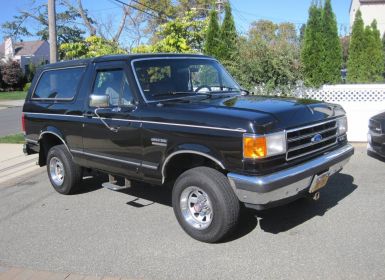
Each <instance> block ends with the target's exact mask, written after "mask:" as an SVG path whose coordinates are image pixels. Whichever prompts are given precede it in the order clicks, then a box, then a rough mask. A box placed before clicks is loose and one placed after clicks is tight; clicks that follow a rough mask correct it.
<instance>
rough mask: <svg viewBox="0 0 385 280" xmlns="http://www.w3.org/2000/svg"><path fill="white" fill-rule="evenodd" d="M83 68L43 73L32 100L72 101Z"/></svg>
mask: <svg viewBox="0 0 385 280" xmlns="http://www.w3.org/2000/svg"><path fill="white" fill-rule="evenodd" d="M84 70H85V67H76V68H66V69H52V70H46V71H43V73H42V74H41V76H40V79H39V81H38V83H37V86H36V88H35V90H34V92H33V94H32V99H53V100H72V99H73V98H74V97H75V95H76V92H77V89H78V85H79V82H80V80H81V77H82V75H83V73H84Z"/></svg>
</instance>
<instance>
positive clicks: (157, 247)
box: [0, 145, 385, 280]
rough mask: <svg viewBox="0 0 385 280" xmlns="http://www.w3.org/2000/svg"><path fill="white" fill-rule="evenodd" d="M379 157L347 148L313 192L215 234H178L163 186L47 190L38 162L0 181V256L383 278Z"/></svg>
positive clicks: (147, 270) (106, 269) (211, 272)
mask: <svg viewBox="0 0 385 280" xmlns="http://www.w3.org/2000/svg"><path fill="white" fill-rule="evenodd" d="M384 168H385V163H384V162H380V161H378V160H375V159H372V158H369V157H367V156H366V152H365V148H364V146H362V145H361V146H360V147H359V148H358V149H357V150H356V154H355V155H354V157H353V159H352V160H351V162H350V163H349V164H348V166H346V168H345V169H344V170H343V172H342V173H340V174H338V175H335V177H334V178H332V179H331V180H330V181H329V183H328V185H327V187H325V188H324V189H323V190H322V191H321V199H320V200H319V201H318V202H313V201H310V200H300V201H297V202H295V203H292V204H290V205H288V206H284V207H280V208H276V209H273V210H269V211H266V212H259V213H257V212H253V211H251V212H246V213H244V214H243V218H242V221H241V224H240V226H239V230H238V232H237V234H236V235H235V236H234V237H233V238H232V239H229V240H227V241H226V242H224V243H221V244H215V245H210V244H204V243H200V242H197V241H195V240H193V239H191V238H190V237H189V236H187V235H186V234H185V233H184V232H183V231H182V229H181V228H180V227H179V225H178V224H177V221H176V219H175V218H174V214H173V211H172V208H171V207H170V192H169V191H167V190H165V189H162V188H157V187H151V186H146V185H143V184H137V185H135V186H134V187H133V188H132V189H130V190H127V191H124V192H113V191H109V190H105V189H101V188H99V186H100V183H101V181H100V179H88V180H86V181H85V183H84V187H85V191H84V193H82V194H78V195H73V196H63V195H59V194H57V193H56V192H54V191H53V190H52V189H51V187H50V185H49V182H48V179H47V177H46V174H45V173H43V172H44V169H42V170H41V172H40V173H39V174H36V175H34V176H30V177H29V178H28V179H27V180H26V181H24V183H21V184H18V185H12V184H11V183H7V184H3V185H0V265H1V264H2V265H13V266H22V267H30V268H36V269H43V270H51V271H56V272H78V273H82V274H91V275H92V274H107V275H117V276H125V277H129V278H136V279H137V278H140V279H194V280H195V279H384V278H385V203H384V201H385V172H384Z"/></svg>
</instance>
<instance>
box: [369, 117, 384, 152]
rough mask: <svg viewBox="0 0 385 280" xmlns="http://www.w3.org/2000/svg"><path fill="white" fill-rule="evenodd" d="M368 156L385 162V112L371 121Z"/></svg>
mask: <svg viewBox="0 0 385 280" xmlns="http://www.w3.org/2000/svg"><path fill="white" fill-rule="evenodd" d="M367 152H368V155H369V156H372V157H375V158H381V159H382V160H385V112H383V113H380V114H378V115H375V116H373V117H371V118H370V120H369V132H368V149H367Z"/></svg>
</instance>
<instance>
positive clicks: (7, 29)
mask: <svg viewBox="0 0 385 280" xmlns="http://www.w3.org/2000/svg"><path fill="white" fill-rule="evenodd" d="M79 18H80V15H79V14H78V13H77V12H76V10H74V9H73V8H68V9H64V10H63V11H61V12H58V13H57V15H56V21H57V22H56V28H57V37H58V43H59V44H61V43H68V42H77V41H80V40H82V39H83V35H84V33H85V31H84V30H82V29H81V28H80V27H79V26H78V23H77V21H78V19H79ZM34 27H36V28H34ZM1 30H2V33H3V35H4V36H5V37H11V38H13V39H14V40H18V39H20V38H21V37H23V36H37V37H39V38H40V39H41V40H47V39H48V10H47V5H38V6H36V7H31V8H30V9H29V10H26V11H20V12H19V14H18V15H16V16H14V17H13V20H11V21H7V22H5V23H3V24H2V25H1ZM32 30H37V31H36V32H33V31H32Z"/></svg>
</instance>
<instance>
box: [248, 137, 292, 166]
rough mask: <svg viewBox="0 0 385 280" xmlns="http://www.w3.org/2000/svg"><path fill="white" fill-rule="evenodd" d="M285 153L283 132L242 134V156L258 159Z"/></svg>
mask: <svg viewBox="0 0 385 280" xmlns="http://www.w3.org/2000/svg"><path fill="white" fill-rule="evenodd" d="M284 153H286V134H285V132H283V131H282V132H278V133H272V134H267V135H255V134H244V135H243V157H244V158H250V159H260V158H266V157H271V156H275V155H280V154H284Z"/></svg>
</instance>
